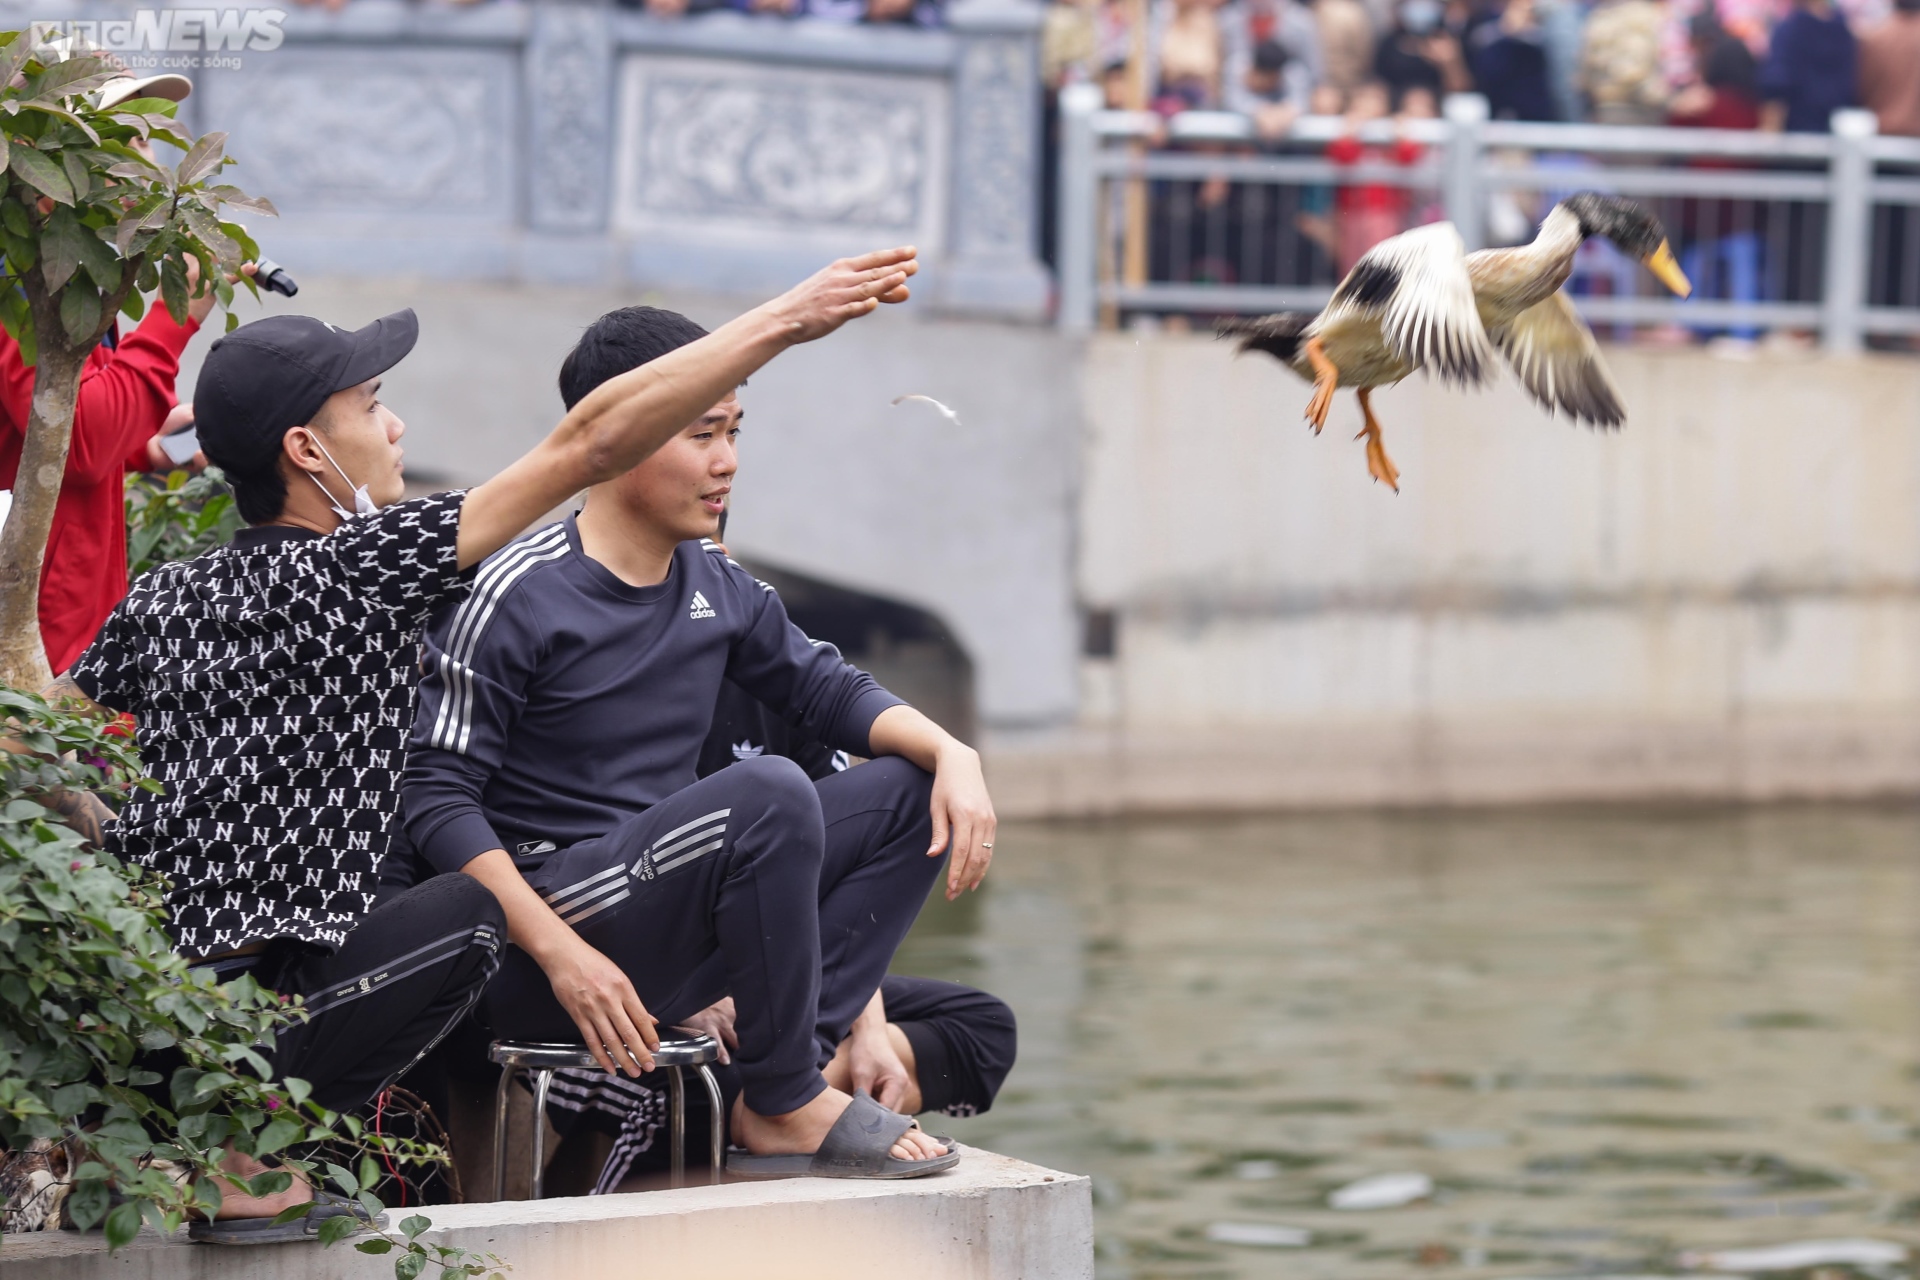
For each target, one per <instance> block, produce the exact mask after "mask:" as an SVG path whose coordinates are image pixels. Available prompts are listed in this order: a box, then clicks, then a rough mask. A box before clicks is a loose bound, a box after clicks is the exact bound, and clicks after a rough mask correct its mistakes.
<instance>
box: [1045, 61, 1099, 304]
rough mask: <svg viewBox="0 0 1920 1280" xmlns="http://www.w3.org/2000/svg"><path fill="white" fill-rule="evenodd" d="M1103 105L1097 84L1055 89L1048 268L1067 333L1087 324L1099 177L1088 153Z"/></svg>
mask: <svg viewBox="0 0 1920 1280" xmlns="http://www.w3.org/2000/svg"><path fill="white" fill-rule="evenodd" d="M1104 105H1105V101H1104V95H1102V94H1101V92H1100V90H1099V88H1097V87H1096V86H1094V85H1090V84H1076V85H1069V86H1068V87H1066V88H1065V89H1062V90H1061V91H1060V192H1059V199H1058V201H1056V203H1055V208H1057V209H1058V210H1059V213H1058V215H1057V216H1058V217H1059V219H1060V225H1059V227H1058V228H1057V229H1056V232H1055V235H1054V270H1055V271H1056V272H1057V273H1058V275H1059V297H1060V327H1061V328H1062V329H1066V330H1068V331H1069V332H1072V333H1086V332H1088V331H1089V330H1091V329H1092V328H1093V321H1094V314H1095V311H1096V309H1097V306H1098V299H1097V298H1095V297H1094V247H1095V246H1094V235H1095V230H1096V229H1095V225H1094V223H1095V218H1094V209H1095V207H1096V201H1097V199H1098V193H1099V177H1098V175H1096V174H1095V173H1094V157H1095V155H1096V154H1097V151H1098V148H1099V146H1100V140H1099V138H1097V137H1096V136H1095V135H1094V131H1093V116H1094V113H1095V112H1097V111H1099V110H1100V108H1101V107H1102V106H1104Z"/></svg>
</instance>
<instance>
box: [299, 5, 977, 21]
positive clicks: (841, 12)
mask: <svg viewBox="0 0 1920 1280" xmlns="http://www.w3.org/2000/svg"><path fill="white" fill-rule="evenodd" d="M348 2H349V0H295V3H297V4H301V5H305V6H307V7H308V8H316V9H342V8H345V7H346V5H347V4H348ZM477 2H478V0H452V3H455V4H462V5H465V4H473V3H477ZM615 3H616V4H617V5H618V7H620V8H622V9H638V10H640V11H641V12H643V13H646V14H649V15H651V16H653V17H656V18H669V19H671V18H684V17H686V16H687V15H688V14H697V13H743V14H752V15H755V16H764V17H766V18H769V19H775V18H804V19H816V20H819V21H823V22H838V23H848V24H851V23H871V24H877V25H882V26H911V27H937V26H940V25H941V23H942V20H943V17H944V14H945V5H944V0H615Z"/></svg>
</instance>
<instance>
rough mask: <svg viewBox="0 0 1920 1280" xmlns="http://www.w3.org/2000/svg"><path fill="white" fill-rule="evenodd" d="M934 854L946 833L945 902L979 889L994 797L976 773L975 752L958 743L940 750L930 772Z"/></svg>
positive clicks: (987, 858) (989, 848) (988, 856)
mask: <svg viewBox="0 0 1920 1280" xmlns="http://www.w3.org/2000/svg"><path fill="white" fill-rule="evenodd" d="M932 808H933V847H932V848H930V849H928V850H927V856H928V857H934V856H936V855H938V854H939V853H940V851H941V850H942V849H945V848H946V847H947V844H948V840H949V837H951V840H952V844H953V857H952V858H951V859H949V860H948V862H947V901H949V902H951V901H953V900H954V899H955V898H957V897H959V896H960V895H961V893H963V892H964V891H966V890H968V889H978V888H979V887H980V882H981V881H982V880H984V879H986V876H987V866H988V864H989V863H991V862H992V861H993V834H994V830H995V829H996V827H997V826H998V824H999V819H997V818H995V817H994V814H993V798H992V797H991V796H989V795H988V794H987V780H986V778H985V776H984V775H983V774H982V773H981V772H980V753H979V752H977V751H975V750H974V749H973V748H972V747H968V746H965V745H963V744H961V743H959V742H954V743H952V744H951V745H950V746H949V747H948V748H947V749H946V750H944V751H943V752H942V753H941V755H940V758H939V760H938V762H937V764H936V767H935V768H934V771H933V804H932Z"/></svg>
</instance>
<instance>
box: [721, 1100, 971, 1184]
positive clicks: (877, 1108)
mask: <svg viewBox="0 0 1920 1280" xmlns="http://www.w3.org/2000/svg"><path fill="white" fill-rule="evenodd" d="M918 1127H919V1126H918V1125H916V1124H915V1123H914V1120H913V1117H912V1116H903V1115H901V1114H900V1113H899V1112H897V1111H889V1110H887V1109H886V1108H885V1107H883V1106H881V1105H880V1104H879V1103H877V1102H875V1101H874V1100H873V1099H872V1098H871V1097H869V1096H867V1094H866V1092H865V1091H864V1090H862V1091H861V1092H859V1093H856V1094H854V1095H853V1102H852V1103H851V1104H849V1105H848V1107H847V1109H846V1110H845V1111H843V1112H841V1113H840V1118H839V1119H838V1120H836V1121H834V1122H833V1128H831V1129H829V1130H827V1136H826V1140H825V1141H823V1142H822V1143H821V1144H820V1149H819V1150H818V1151H815V1152H813V1153H812V1154H811V1155H805V1154H802V1155H790V1156H757V1155H754V1154H752V1153H751V1152H748V1151H744V1150H742V1149H741V1148H739V1147H730V1148H728V1150H727V1172H728V1173H730V1174H732V1175H733V1176H734V1177H736V1178H918V1177H922V1176H924V1175H926V1174H929V1173H939V1172H940V1171H941V1170H943V1169H951V1168H953V1166H955V1165H957V1164H959V1163H960V1145H959V1144H958V1143H956V1142H955V1141H954V1140H953V1139H952V1138H942V1137H939V1136H938V1135H936V1136H935V1137H934V1141H935V1142H937V1143H939V1144H940V1145H941V1146H943V1147H945V1148H946V1149H947V1154H945V1155H943V1156H935V1157H934V1158H933V1159H931V1160H896V1159H894V1157H893V1154H892V1147H893V1144H894V1143H896V1142H898V1141H899V1140H900V1135H901V1134H903V1133H905V1132H906V1131H907V1130H909V1129H915V1128H918Z"/></svg>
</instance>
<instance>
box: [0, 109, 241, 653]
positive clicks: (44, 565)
mask: <svg viewBox="0 0 1920 1280" xmlns="http://www.w3.org/2000/svg"><path fill="white" fill-rule="evenodd" d="M191 88H192V86H191V85H190V84H189V83H188V82H187V81H186V79H185V78H184V77H182V76H176V75H168V76H154V77H149V78H147V79H144V80H135V79H132V78H131V77H130V76H128V77H123V78H122V79H120V80H115V81H111V82H109V85H108V88H107V89H106V90H105V91H103V93H109V94H112V95H113V101H121V100H124V99H125V98H128V97H133V96H147V97H166V98H172V99H174V100H176V101H178V100H179V99H181V98H184V97H186V95H187V93H188V92H189V91H190V90H191ZM213 303H214V299H213V292H212V291H211V290H208V291H207V293H206V294H205V296H203V297H199V298H195V299H194V300H193V301H192V302H191V303H190V304H189V306H188V319H187V323H186V324H184V325H182V324H178V323H176V322H175V321H174V319H173V317H172V316H171V315H170V314H168V312H167V309H166V307H164V306H162V305H161V304H160V303H159V301H158V300H157V299H156V300H155V302H154V304H153V306H152V307H151V309H149V310H148V312H147V315H146V318H145V319H143V320H142V321H141V322H140V324H139V326H138V327H137V328H136V329H134V331H133V332H132V333H130V334H127V335H125V336H124V337H122V336H121V335H120V332H119V328H118V326H117V325H116V326H115V328H114V329H113V330H112V331H111V332H109V333H108V335H107V337H106V339H105V340H104V341H102V342H101V344H100V345H99V346H98V347H96V348H94V350H93V354H91V355H89V356H88V357H87V363H86V368H85V369H84V370H83V371H82V372H81V375H80V395H79V399H78V401H77V402H76V404H75V407H74V414H73V443H72V445H71V446H70V448H69V451H68V453H67V472H66V476H65V477H64V478H63V479H62V480H61V482H60V501H59V503H58V505H56V506H55V507H54V511H53V528H52V530H51V531H50V532H49V533H48V535H47V553H46V556H45V558H44V559H43V560H42V561H41V571H40V636H41V640H42V641H43V643H45V645H46V648H47V662H48V664H49V665H50V666H51V667H52V668H53V671H54V674H56V675H58V674H59V673H60V672H62V671H65V670H66V669H67V667H68V666H70V665H71V664H72V662H73V660H74V659H75V658H77V657H79V656H80V654H81V652H82V651H83V650H84V649H86V647H87V645H88V644H89V643H91V642H92V640H93V635H94V632H96V631H98V630H99V629H100V624H101V623H102V622H104V621H106V617H107V615H108V614H109V613H112V612H113V606H114V605H116V604H118V603H120V598H121V597H122V596H124V595H126V594H127V513H126V504H125V498H124V497H123V492H124V490H123V486H124V484H125V481H124V479H123V477H124V476H125V474H126V472H128V471H145V470H149V469H157V468H159V467H160V466H161V465H162V464H163V461H164V455H162V454H159V453H158V450H157V449H154V448H153V447H152V441H153V439H154V437H155V436H156V435H157V434H158V433H159V431H160V429H161V424H162V423H163V422H165V421H166V419H167V415H168V413H169V412H170V411H171V410H172V409H173V407H174V392H173V384H174V381H175V379H176V378H178V377H179V376H180V353H181V352H182V351H184V350H185V349H186V345H187V342H188V340H189V339H190V338H192V337H193V335H194V334H195V333H196V332H198V331H199V328H200V322H201V321H202V320H204V319H205V318H206V316H207V314H208V312H210V311H211V310H212V309H213ZM33 373H34V371H33V366H32V365H29V364H27V363H26V362H25V361H23V360H22V359H21V357H20V346H19V344H18V343H16V342H14V340H13V339H12V338H9V337H7V336H6V335H4V334H0V489H8V490H11V489H12V488H13V482H14V476H15V473H16V472H17V471H18V469H19V466H20V449H21V446H22V445H23V444H24V443H25V441H26V430H27V411H28V407H29V405H30V404H31V402H32V400H33Z"/></svg>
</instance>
